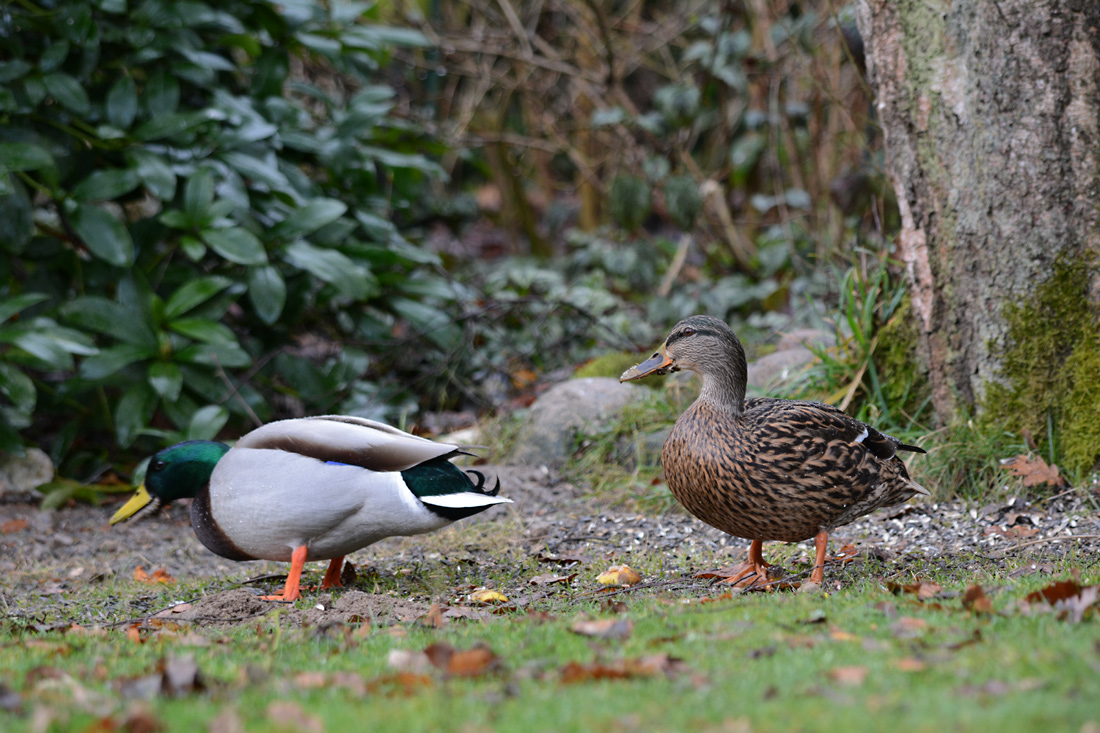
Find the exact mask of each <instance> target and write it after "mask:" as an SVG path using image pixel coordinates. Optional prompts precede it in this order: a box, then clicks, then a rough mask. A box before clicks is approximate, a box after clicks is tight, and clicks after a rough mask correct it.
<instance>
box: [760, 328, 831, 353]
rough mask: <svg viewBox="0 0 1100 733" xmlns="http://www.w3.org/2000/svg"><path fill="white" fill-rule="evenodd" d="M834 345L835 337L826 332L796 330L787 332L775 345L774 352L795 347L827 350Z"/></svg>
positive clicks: (808, 329)
mask: <svg viewBox="0 0 1100 733" xmlns="http://www.w3.org/2000/svg"><path fill="white" fill-rule="evenodd" d="M835 344H836V337H835V336H834V335H833V334H831V333H829V332H828V331H820V330H818V329H816V328H798V329H795V330H793V331H787V332H786V333H784V334H783V335H782V336H781V337H780V339H779V343H778V344H776V345H775V350H776V351H786V350H787V349H793V348H796V347H799V346H801V347H804V348H812V347H817V348H828V347H830V346H833V345H835Z"/></svg>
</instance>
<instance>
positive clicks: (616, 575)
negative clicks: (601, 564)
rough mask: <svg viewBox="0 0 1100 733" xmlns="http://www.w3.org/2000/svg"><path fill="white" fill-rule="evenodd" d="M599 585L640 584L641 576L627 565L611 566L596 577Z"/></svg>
mask: <svg viewBox="0 0 1100 733" xmlns="http://www.w3.org/2000/svg"><path fill="white" fill-rule="evenodd" d="M596 582H597V583H599V584H600V585H634V584H635V583H641V582H642V576H641V575H639V574H638V573H637V572H636V571H635V570H632V569H631V567H630V566H629V565H612V566H611V567H609V568H608V569H607V570H605V571H603V572H602V573H600V574H599V575H598V576H596Z"/></svg>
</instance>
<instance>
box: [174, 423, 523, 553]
mask: <svg viewBox="0 0 1100 733" xmlns="http://www.w3.org/2000/svg"><path fill="white" fill-rule="evenodd" d="M448 447H450V446H448ZM450 448H451V450H453V447H450ZM303 494H305V495H307V496H308V498H309V501H308V502H303V501H302V498H303ZM485 499H486V504H490V503H494V504H495V503H502V502H505V501H507V500H506V499H500V498H499V497H485ZM210 510H211V512H212V514H213V516H214V519H215V521H216V522H217V524H218V526H219V527H220V528H221V530H222V531H223V532H224V533H225V535H226V536H227V537H231V538H232V541H233V544H234V545H235V546H236V548H237V549H238V550H239V551H240V552H241V553H242V554H244V555H247V556H249V557H250V558H252V559H259V558H262V559H265V560H282V561H289V560H290V554H291V553H292V552H293V551H294V548H296V547H300V546H302V545H305V546H306V547H307V548H308V553H307V555H306V559H307V560H331V559H332V558H334V557H340V556H341V555H347V554H350V553H352V552H354V551H355V550H358V549H361V548H363V547H366V546H368V545H372V544H374V543H375V542H378V541H379V540H382V539H385V538H386V537H393V536H395V535H414V534H423V533H425V532H431V531H433V530H436V529H440V528H442V527H445V526H447V525H448V524H450V523H451V520H449V519H447V518H446V517H443V516H441V515H439V514H437V513H435V512H433V511H432V510H431V509H429V508H428V507H427V506H425V504H424V503H423V502H422V501H421V500H420V499H418V498H417V497H416V496H414V495H413V493H412V492H411V491H409V489H408V488H406V486H405V482H404V481H403V480H402V478H401V474H400V473H399V472H396V471H389V472H381V473H379V472H375V471H368V470H365V469H363V468H361V467H359V466H351V465H339V466H337V465H332V464H328V463H325V462H324V461H321V460H318V459H316V458H311V457H309V456H304V455H301V454H298V453H288V452H286V451H283V450H273V449H268V448H241V447H240V445H239V444H238V445H237V447H235V448H233V449H232V450H230V451H229V452H228V453H226V454H225V457H224V458H222V459H221V460H220V461H218V465H217V467H216V468H215V469H214V473H213V475H212V476H211V477H210ZM194 524H195V528H196V531H198V527H199V524H198V523H194ZM199 539H200V540H202V541H203V544H206V546H207V547H208V548H209V549H210V550H212V551H214V552H218V553H219V554H221V553H220V552H219V550H220V549H223V548H222V547H221V546H220V545H217V544H216V541H214V542H211V543H209V544H208V542H207V538H204V537H203V536H202V535H201V534H200V535H199ZM212 544H214V545H215V546H211V545H212Z"/></svg>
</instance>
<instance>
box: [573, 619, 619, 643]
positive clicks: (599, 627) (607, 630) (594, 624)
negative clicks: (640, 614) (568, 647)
mask: <svg viewBox="0 0 1100 733" xmlns="http://www.w3.org/2000/svg"><path fill="white" fill-rule="evenodd" d="M569 630H570V631H572V632H573V633H574V634H580V635H581V636H593V637H596V638H597V639H617V640H619V641H623V640H625V639H628V638H630V634H631V632H633V631H634V622H633V621H631V620H630V619H625V618H604V619H597V620H595V621H587V620H580V621H574V622H573V625H572V626H570V627H569Z"/></svg>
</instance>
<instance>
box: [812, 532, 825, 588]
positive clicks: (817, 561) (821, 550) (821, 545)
mask: <svg viewBox="0 0 1100 733" xmlns="http://www.w3.org/2000/svg"><path fill="white" fill-rule="evenodd" d="M828 546H829V533H828V532H825V531H824V530H822V531H821V532H818V533H817V534H816V535H815V536H814V547H815V548H816V549H817V553H816V556H815V557H814V570H813V572H812V573H810V582H811V583H817V584H818V585H820V584H821V583H823V582H825V549H826V548H827V547H828Z"/></svg>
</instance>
